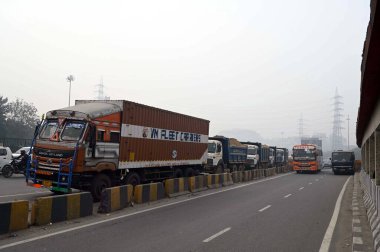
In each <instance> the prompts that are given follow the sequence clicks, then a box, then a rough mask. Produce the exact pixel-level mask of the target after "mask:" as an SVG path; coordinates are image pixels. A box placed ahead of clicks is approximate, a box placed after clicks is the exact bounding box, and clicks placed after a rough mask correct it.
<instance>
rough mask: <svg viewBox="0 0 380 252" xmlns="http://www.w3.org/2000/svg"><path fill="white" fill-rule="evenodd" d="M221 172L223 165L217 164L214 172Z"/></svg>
mask: <svg viewBox="0 0 380 252" xmlns="http://www.w3.org/2000/svg"><path fill="white" fill-rule="evenodd" d="M220 173H223V166H222V165H220V164H218V166H217V167H216V169H215V174H220Z"/></svg>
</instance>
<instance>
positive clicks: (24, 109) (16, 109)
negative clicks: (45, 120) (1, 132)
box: [6, 98, 38, 138]
mask: <svg viewBox="0 0 380 252" xmlns="http://www.w3.org/2000/svg"><path fill="white" fill-rule="evenodd" d="M37 121H38V116H37V109H36V107H34V105H33V104H32V103H27V102H25V101H24V100H22V99H19V98H17V99H16V101H13V102H10V103H9V104H8V113H7V119H6V128H7V137H9V138H32V137H33V132H34V128H35V126H36V123H37Z"/></svg>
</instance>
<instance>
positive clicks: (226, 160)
mask: <svg viewBox="0 0 380 252" xmlns="http://www.w3.org/2000/svg"><path fill="white" fill-rule="evenodd" d="M247 152H248V148H247V146H245V145H244V144H241V143H240V142H239V141H237V140H236V139H235V138H228V137H224V136H214V137H209V139H208V158H207V167H206V169H205V170H206V171H207V172H209V173H223V172H226V171H243V170H244V169H245V164H246V163H247Z"/></svg>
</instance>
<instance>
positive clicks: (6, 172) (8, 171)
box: [1, 165, 13, 178]
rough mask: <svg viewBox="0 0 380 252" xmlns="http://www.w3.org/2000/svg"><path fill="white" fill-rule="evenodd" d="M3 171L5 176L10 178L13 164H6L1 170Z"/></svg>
mask: <svg viewBox="0 0 380 252" xmlns="http://www.w3.org/2000/svg"><path fill="white" fill-rule="evenodd" d="M1 172H2V173H3V176H4V178H10V177H11V176H12V174H13V169H12V166H10V165H4V167H3V169H2V170H1Z"/></svg>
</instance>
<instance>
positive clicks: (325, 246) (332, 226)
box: [319, 176, 351, 252]
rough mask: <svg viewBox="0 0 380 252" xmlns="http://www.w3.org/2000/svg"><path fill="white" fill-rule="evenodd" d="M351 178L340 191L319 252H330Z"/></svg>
mask: <svg viewBox="0 0 380 252" xmlns="http://www.w3.org/2000/svg"><path fill="white" fill-rule="evenodd" d="M350 179H351V176H350V177H348V179H347V180H346V183H344V185H343V188H342V190H341V191H340V193H339V196H338V199H337V200H336V203H335V208H334V213H333V215H332V217H331V220H330V224H329V226H328V227H327V229H326V233H325V236H324V237H323V240H322V244H321V247H320V249H319V252H328V251H329V248H330V244H331V239H332V235H333V233H334V229H335V225H336V222H337V220H338V215H339V211H340V205H341V204H342V198H343V194H344V191H345V190H346V187H347V184H348V181H350Z"/></svg>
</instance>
